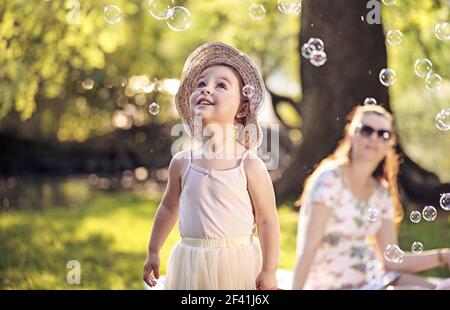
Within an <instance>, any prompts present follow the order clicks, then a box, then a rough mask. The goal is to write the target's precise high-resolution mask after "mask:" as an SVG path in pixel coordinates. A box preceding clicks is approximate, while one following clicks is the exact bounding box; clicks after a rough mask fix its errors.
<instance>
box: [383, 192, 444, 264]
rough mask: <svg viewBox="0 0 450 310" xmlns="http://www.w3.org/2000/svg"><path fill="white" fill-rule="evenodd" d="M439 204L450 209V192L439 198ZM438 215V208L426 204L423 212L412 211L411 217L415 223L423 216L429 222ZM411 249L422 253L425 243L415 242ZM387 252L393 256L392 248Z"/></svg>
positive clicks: (416, 252)
mask: <svg viewBox="0 0 450 310" xmlns="http://www.w3.org/2000/svg"><path fill="white" fill-rule="evenodd" d="M439 205H440V206H441V208H442V209H444V210H445V211H450V193H444V194H441V198H440V199H439ZM436 217H437V210H436V208H435V207H433V206H425V207H424V208H423V210H422V213H421V212H419V211H412V212H411V213H410V215H409V219H410V220H411V222H413V223H415V224H417V223H419V222H420V221H421V220H422V218H423V219H424V220H426V221H428V222H432V221H434V220H435V219H436ZM411 251H412V252H413V253H415V254H421V253H422V252H423V244H422V243H421V242H419V241H415V242H413V244H412V246H411ZM386 252H388V253H387V254H386V253H385V256H386V255H391V256H392V253H391V252H392V249H390V251H387V249H386ZM386 259H387V257H386Z"/></svg>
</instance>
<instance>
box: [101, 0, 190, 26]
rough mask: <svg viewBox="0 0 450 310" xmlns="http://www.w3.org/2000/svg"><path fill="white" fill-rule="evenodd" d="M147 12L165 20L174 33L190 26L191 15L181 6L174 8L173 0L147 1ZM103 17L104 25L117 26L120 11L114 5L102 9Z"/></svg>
mask: <svg viewBox="0 0 450 310" xmlns="http://www.w3.org/2000/svg"><path fill="white" fill-rule="evenodd" d="M147 11H148V12H149V14H150V15H151V16H152V17H153V18H155V19H157V20H165V21H166V23H167V26H168V27H169V28H170V29H172V30H174V31H184V30H186V29H188V28H189V27H190V26H191V13H190V12H189V10H188V9H186V8H185V7H183V6H176V5H175V3H174V0H148V2H147ZM103 16H104V19H105V22H106V23H108V24H117V23H119V22H120V21H121V18H122V11H121V10H120V8H119V7H118V6H116V5H109V6H106V7H105V8H104V10H103Z"/></svg>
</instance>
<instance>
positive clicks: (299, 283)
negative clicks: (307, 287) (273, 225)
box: [292, 203, 331, 290]
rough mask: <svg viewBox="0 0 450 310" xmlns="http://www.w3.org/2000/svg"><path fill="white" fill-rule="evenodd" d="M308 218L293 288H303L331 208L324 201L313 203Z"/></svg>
mask: <svg viewBox="0 0 450 310" xmlns="http://www.w3.org/2000/svg"><path fill="white" fill-rule="evenodd" d="M309 212H310V213H309V215H308V219H307V220H306V224H305V227H304V228H303V229H305V231H304V237H303V238H302V239H301V242H300V244H299V247H300V248H299V256H298V258H297V263H296V264H295V269H294V277H293V280H292V289H293V290H301V289H303V285H304V284H305V282H306V279H307V277H308V273H309V269H310V267H311V264H312V262H313V260H314V256H315V255H316V251H317V248H318V247H319V245H320V243H321V241H322V237H323V235H324V232H325V227H326V223H327V221H328V218H329V217H330V214H331V209H330V208H328V207H327V206H325V205H324V204H322V203H313V204H312V206H311V210H310V211H309Z"/></svg>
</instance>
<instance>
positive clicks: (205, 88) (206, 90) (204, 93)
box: [201, 87, 211, 95]
mask: <svg viewBox="0 0 450 310" xmlns="http://www.w3.org/2000/svg"><path fill="white" fill-rule="evenodd" d="M201 93H202V94H203V95H211V91H210V90H209V88H207V87H203V88H202V90H201Z"/></svg>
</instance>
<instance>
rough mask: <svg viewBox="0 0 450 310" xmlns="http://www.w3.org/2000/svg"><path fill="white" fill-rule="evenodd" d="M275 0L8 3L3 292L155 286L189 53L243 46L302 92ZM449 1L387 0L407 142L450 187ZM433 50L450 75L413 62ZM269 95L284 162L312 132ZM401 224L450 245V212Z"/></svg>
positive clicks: (292, 42)
mask: <svg viewBox="0 0 450 310" xmlns="http://www.w3.org/2000/svg"><path fill="white" fill-rule="evenodd" d="M279 2H280V1H276V0H273V1H247V0H245V1H238V0H231V1H219V0H216V1H200V0H191V1H178V0H174V1H164V0H163V1H145V0H139V1H138V0H133V1H129V0H128V1H126V0H114V1H104V0H100V1H87V0H86V1H76V0H72V1H59V0H47V1H46V0H36V1H26V0H5V1H2V3H1V4H0V162H1V163H0V288H2V289H17V288H21V289H55V288H58V289H77V288H83V289H85V288H89V289H110V288H112V289H142V288H144V284H143V282H142V281H141V271H142V267H143V263H144V260H145V256H146V247H147V241H148V236H149V232H150V228H151V224H152V220H153V216H154V213H155V211H156V208H157V206H158V204H159V200H160V198H161V195H162V192H163V190H164V188H165V183H166V181H167V177H168V173H167V166H168V163H169V161H170V159H171V144H172V142H173V141H174V140H175V139H176V138H177V137H173V136H171V129H172V127H173V125H174V124H177V123H179V122H180V119H179V116H178V114H177V111H176V108H175V105H174V97H175V94H176V92H177V89H178V86H179V80H178V79H179V76H180V74H181V70H182V66H183V64H184V61H185V59H186V57H187V56H188V55H189V54H190V52H191V51H192V50H194V49H195V48H196V47H197V46H199V45H200V44H202V43H204V42H207V41H224V42H226V43H229V44H232V45H234V46H236V47H237V48H239V49H241V50H243V51H245V52H246V53H247V54H248V55H249V57H250V58H251V59H252V60H253V61H254V62H255V63H256V64H257V65H258V66H259V68H260V70H261V72H262V74H263V76H264V77H265V81H266V84H267V88H268V89H270V90H271V91H272V92H274V93H277V94H279V95H282V96H286V97H289V98H293V99H294V100H296V101H299V100H300V99H301V98H302V89H301V86H300V85H301V84H300V82H301V81H300V69H301V68H300V57H301V53H299V50H300V49H301V46H302V45H303V44H304V43H305V42H299V32H300V15H299V14H300V10H301V7H299V8H294V6H292V7H290V6H289V7H283V6H281V7H280V3H279ZM282 2H283V1H282ZM284 2H286V3H288V4H289V5H291V4H292V3H294V4H295V3H296V2H300V3H301V1H284ZM449 6H450V1H446V0H410V1H397V3H396V5H393V6H386V5H383V6H382V11H383V23H384V29H385V32H386V36H387V39H388V40H387V42H386V46H387V49H388V64H389V67H390V68H394V69H395V72H396V82H395V83H394V84H393V85H392V86H390V88H389V90H390V96H391V106H392V108H393V110H394V112H395V116H396V123H397V126H398V129H399V132H400V139H401V142H402V145H403V148H404V149H405V151H406V152H407V153H408V155H409V156H410V157H411V158H412V159H414V161H416V162H417V163H419V164H420V165H422V166H423V167H424V168H426V169H428V170H430V171H432V172H434V173H435V174H436V175H438V176H439V178H440V180H441V181H442V182H450V156H449V154H450V132H449V131H448V129H450V112H449V114H448V115H447V114H446V115H443V116H442V122H443V123H445V124H447V125H448V126H449V127H448V128H446V127H445V126H444V127H445V128H444V130H442V128H441V129H438V128H437V127H439V124H441V123H439V124H436V116H437V114H438V113H439V112H440V111H443V110H444V109H449V108H450V82H449V74H450V70H449V68H450V48H449V44H450V43H449V38H450V35H449V31H450V30H449V27H450V26H449V24H448V22H449V16H450V15H449V12H450V7H449ZM286 8H288V9H286ZM343 9H345V8H343ZM362 18H364V17H363V16H362ZM446 22H447V23H446ZM437 24H441V25H442V26H441V28H439V30H436V25H437ZM389 31H396V32H390V33H389ZM436 31H438V33H436ZM439 35H440V36H441V39H440V38H437V36H439ZM325 44H326V42H325ZM348 44H356V43H354V42H348ZM330 57H333V55H328V58H330ZM423 58H425V59H429V60H430V63H431V67H432V72H433V74H438V75H439V77H440V78H441V80H439V77H434V80H433V79H430V80H427V79H426V78H424V77H423V76H422V77H421V76H420V72H422V71H423V70H425V71H426V72H427V70H428V71H429V70H431V69H429V68H427V66H429V64H428V63H427V62H426V63H421V66H422V67H421V68H419V69H417V68H416V67H415V66H414V64H415V62H416V60H417V59H423ZM423 66H425V67H426V68H425V69H423ZM417 70H419V71H420V70H422V71H420V72H419V74H418V73H417ZM426 72H425V73H426ZM323 91H324V92H326V91H327V90H326V89H323ZM266 98H267V99H266V102H265V105H264V108H263V109H262V111H261V114H260V120H261V123H262V124H263V126H268V125H270V124H281V123H283V124H287V125H289V128H288V127H282V129H283V130H282V132H280V137H281V140H282V141H283V145H282V148H281V152H282V154H283V156H282V157H281V162H280V168H282V167H283V164H284V162H283V159H284V160H286V159H289V158H290V154H291V153H292V152H293V150H295V148H296V147H297V146H298V145H300V144H301V142H302V131H301V129H302V119H301V117H299V116H298V114H297V113H296V111H295V109H294V108H293V107H292V105H290V104H289V103H288V102H285V103H281V104H279V105H277V110H276V111H274V109H273V107H272V104H271V96H270V95H269V94H267V96H266ZM275 112H276V113H275ZM277 116H278V117H279V118H281V121H282V122H281V121H280V119H279V118H278V117H277ZM318 126H319V124H318ZM277 199H278V204H279V213H280V220H281V223H282V225H281V227H282V249H281V264H280V267H281V268H282V269H288V270H289V269H292V267H293V264H294V260H295V242H296V225H297V216H298V215H297V212H296V210H295V208H293V207H292V202H293V201H292V197H277ZM405 208H406V209H407V210H412V209H414V208H417V206H414V205H411V206H405ZM408 214H409V213H408ZM402 225H403V226H402V229H401V234H400V245H401V246H403V247H404V248H407V250H409V248H410V244H411V243H412V242H413V241H421V242H423V244H424V248H425V249H431V248H434V247H445V246H446V247H448V246H449V245H450V234H449V228H450V217H449V216H448V214H447V215H446V214H442V215H440V217H439V218H438V220H436V221H434V222H426V223H421V224H420V225H414V224H412V223H411V222H410V221H409V219H408V218H405V220H404V223H403V224H402ZM177 238H178V232H177V230H174V231H173V233H172V234H171V236H170V237H169V240H168V242H167V243H166V245H165V246H164V248H163V251H162V253H161V258H162V271H163V272H165V264H166V262H167V257H168V254H169V251H170V249H171V247H172V245H173V244H174V243H175V241H176V240H177ZM70 260H78V261H79V262H80V265H81V284H80V285H69V284H68V283H67V282H66V274H67V272H68V269H67V268H66V263H67V262H68V261H70ZM426 275H432V276H441V277H444V276H446V277H448V276H450V273H449V272H448V270H443V269H442V270H441V269H439V270H434V271H432V272H429V273H426Z"/></svg>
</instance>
